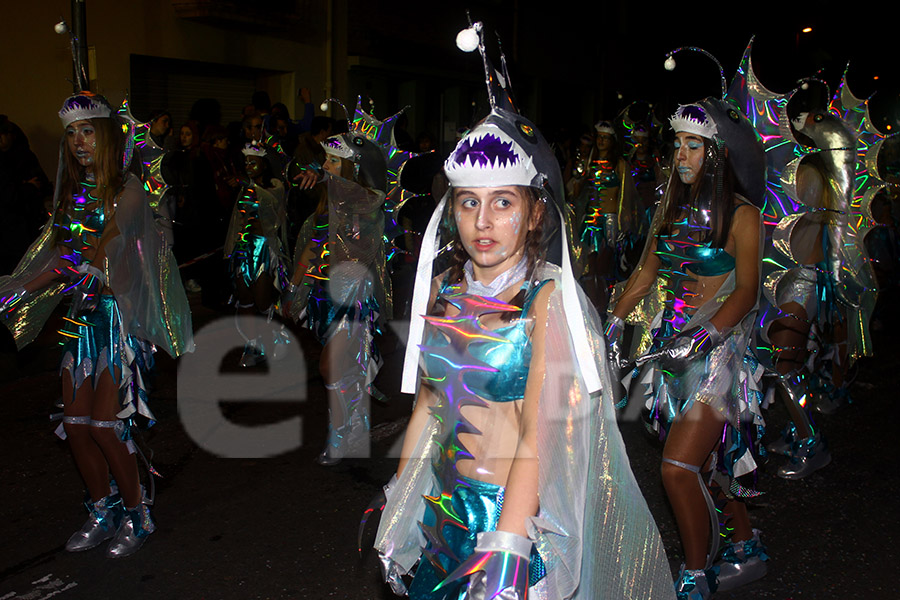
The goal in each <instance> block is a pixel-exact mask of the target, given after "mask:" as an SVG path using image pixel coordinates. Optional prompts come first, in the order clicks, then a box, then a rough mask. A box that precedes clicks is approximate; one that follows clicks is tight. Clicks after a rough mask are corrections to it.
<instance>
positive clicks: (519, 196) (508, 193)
mask: <svg viewBox="0 0 900 600" xmlns="http://www.w3.org/2000/svg"><path fill="white" fill-rule="evenodd" d="M528 202H529V198H528V195H527V193H526V192H525V191H524V189H523V188H520V187H516V186H507V187H501V188H459V189H457V190H456V191H455V192H454V199H453V216H454V219H455V220H456V227H457V230H458V231H459V237H460V240H461V241H462V243H463V247H464V248H465V250H466V252H467V253H468V255H469V258H470V259H471V260H472V266H473V270H474V274H475V278H476V279H477V280H478V281H482V282H485V283H489V282H491V281H493V280H494V278H496V277H497V276H498V275H500V274H502V273H503V272H505V271H506V270H507V269H509V268H510V267H513V266H514V265H515V264H516V263H517V262H518V261H519V259H520V258H521V257H522V255H523V254H524V249H525V238H526V237H527V235H528V231H530V230H531V229H532V228H533V227H532V226H530V225H529V226H528V227H523V226H522V225H523V220H524V217H525V215H526V210H527V206H528Z"/></svg>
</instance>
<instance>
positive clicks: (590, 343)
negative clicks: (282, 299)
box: [375, 23, 672, 600]
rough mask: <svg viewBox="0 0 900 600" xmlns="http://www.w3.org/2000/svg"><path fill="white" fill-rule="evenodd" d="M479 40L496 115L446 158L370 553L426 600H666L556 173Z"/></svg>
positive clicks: (666, 586) (656, 543)
mask: <svg viewBox="0 0 900 600" xmlns="http://www.w3.org/2000/svg"><path fill="white" fill-rule="evenodd" d="M481 32H482V26H481V24H480V23H476V24H474V25H472V26H471V27H470V28H469V29H466V30H464V31H463V32H461V33H460V35H459V36H458V38H457V44H458V45H459V46H460V47H461V48H463V49H467V50H468V51H472V50H474V49H475V48H478V49H479V50H480V52H481V54H482V57H483V59H484V64H485V75H486V77H487V83H488V89H489V97H490V100H491V108H492V110H491V112H490V114H489V115H488V116H487V117H486V118H485V119H484V120H482V121H481V122H479V123H478V124H476V125H475V126H474V127H473V128H472V129H471V130H470V131H469V132H468V133H467V134H466V135H465V136H464V137H463V139H462V140H461V141H460V142H459V143H458V144H457V146H456V148H455V150H454V151H453V152H452V153H451V155H450V157H449V158H448V159H447V161H446V163H445V165H444V171H445V173H446V175H447V178H448V180H449V181H450V184H451V189H450V190H449V191H448V192H447V194H446V195H445V196H444V197H443V199H442V200H441V201H440V203H439V205H438V207H437V208H436V210H435V213H434V214H433V216H432V218H431V221H430V223H429V225H428V228H427V229H426V233H425V240H424V242H423V244H422V250H421V254H420V259H419V266H418V271H417V281H416V286H415V291H414V295H413V305H412V314H413V320H412V322H411V325H410V335H409V342H408V344H407V356H406V362H405V364H404V376H403V387H402V389H403V391H404V392H409V393H412V392H416V394H417V396H416V404H415V408H414V411H413V415H412V417H411V419H410V423H409V426H408V429H407V432H406V437H405V440H404V444H403V453H402V457H401V460H400V464H399V467H398V471H397V475H396V478H395V479H392V481H391V483H390V484H389V485H388V486H387V488H386V489H385V497H386V506H385V508H384V514H383V516H382V518H381V523H380V527H379V531H378V535H377V538H376V543H375V547H376V549H377V550H378V552H379V555H380V558H381V561H382V566H383V569H384V572H385V577H386V579H387V581H388V582H389V583H390V585H391V587H392V589H393V590H394V592H395V593H397V594H400V595H402V594H407V593H408V595H409V597H410V598H413V599H416V600H421V599H426V598H427V599H450V598H453V599H462V598H468V599H470V600H474V599H476V598H477V599H482V598H496V597H503V598H510V599H512V598H516V599H524V598H525V597H526V595H527V596H528V597H530V598H553V599H568V598H585V599H587V598H667V597H671V596H672V588H671V582H670V575H669V569H668V565H667V563H666V561H665V557H664V553H663V549H662V546H661V541H660V539H659V534H658V531H657V529H656V525H655V523H654V521H653V519H652V517H651V515H650V513H649V511H648V509H647V506H646V503H645V501H644V499H643V497H642V496H641V493H640V491H639V489H638V487H637V484H636V482H635V480H634V477H633V474H632V473H631V470H630V467H629V464H628V459H627V456H626V454H625V448H624V445H623V443H622V440H621V438H620V436H619V433H618V429H617V425H616V422H615V416H614V408H613V405H612V400H611V396H610V389H611V384H610V376H609V371H608V368H607V363H606V359H605V352H604V344H603V342H602V335H601V334H600V332H599V327H600V326H599V317H598V316H597V314H596V312H595V310H594V309H593V307H592V306H591V304H590V303H589V302H588V300H587V298H586V297H585V296H584V294H583V293H582V292H581V291H580V288H578V286H577V284H576V283H575V279H574V276H573V273H572V270H571V266H570V262H569V252H568V247H567V245H566V241H565V232H564V228H563V227H562V225H563V222H564V221H563V219H564V217H563V215H564V211H563V206H564V205H563V195H562V176H561V173H560V171H559V167H558V163H557V162H556V160H555V158H554V156H553V154H552V151H551V150H550V147H549V145H548V144H547V142H546V141H545V140H544V138H543V137H542V136H541V134H540V133H539V132H538V131H537V129H535V127H534V126H533V125H532V124H531V123H530V122H529V121H528V120H527V119H525V118H524V117H522V116H521V115H519V114H518V113H517V111H516V110H515V108H514V105H513V103H512V101H511V99H510V97H509V92H508V91H507V90H508V87H507V86H508V85H509V84H508V82H509V78H508V73H506V72H505V71H506V70H505V67H504V69H503V72H502V73H499V72H495V71H494V69H493V67H492V66H491V65H490V62H489V61H488V59H487V57H486V56H485V52H484V42H483V37H482V33H481ZM413 160H415V159H413ZM411 165H412V162H411V163H408V165H407V167H406V168H407V169H409V168H411ZM445 246H448V247H449V248H450V251H449V253H450V256H443V257H440V256H436V254H437V251H438V248H442V247H445ZM436 261H437V262H442V263H444V264H448V265H449V266H448V267H446V268H445V267H435V263H436ZM420 344H421V346H420ZM420 357H421V359H422V372H421V373H420V374H419V373H418V368H419V358H420ZM417 375H418V377H417ZM417 380H418V381H417ZM413 574H414V576H413V579H412V581H411V583H408V584H407V580H406V579H405V577H406V576H407V575H413Z"/></svg>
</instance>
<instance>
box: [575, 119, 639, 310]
mask: <svg viewBox="0 0 900 600" xmlns="http://www.w3.org/2000/svg"><path fill="white" fill-rule="evenodd" d="M594 130H595V137H594V140H595V142H594V147H593V148H592V149H591V153H590V155H589V157H588V159H587V161H586V163H585V164H586V169H585V172H584V175H583V177H582V178H580V179H573V180H570V182H569V187H570V188H571V191H572V199H571V200H570V202H572V204H573V205H574V219H575V220H574V228H575V230H576V232H577V235H578V241H577V243H576V244H575V245H574V246H573V254H574V255H575V257H576V270H577V271H578V272H579V276H581V280H582V282H583V283H584V285H585V290H586V291H587V293H588V296H590V297H591V299H592V300H593V302H594V304H595V305H596V306H597V308H598V309H599V310H601V312H605V310H606V303H607V301H608V297H609V293H610V290H611V288H612V286H613V285H615V283H616V282H617V281H622V280H624V279H625V278H626V277H627V275H628V271H629V268H628V266H627V265H626V264H625V262H624V260H623V259H624V257H625V251H626V249H627V248H629V247H630V246H631V245H633V244H634V241H635V236H636V235H637V233H638V232H637V213H636V205H635V200H636V196H637V194H636V191H635V187H634V181H633V180H632V177H631V169H629V168H628V164H627V163H626V162H625V159H624V158H622V156H621V153H620V152H619V150H618V144H617V139H618V138H617V135H616V131H615V128H614V127H613V124H612V123H611V122H609V121H598V122H597V123H596V124H595V125H594Z"/></svg>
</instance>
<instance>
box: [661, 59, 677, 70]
mask: <svg viewBox="0 0 900 600" xmlns="http://www.w3.org/2000/svg"><path fill="white" fill-rule="evenodd" d="M663 66H664V67H665V68H666V71H674V70H675V59H674V58H673V57H671V56H670V57H668V58H667V59H666V62H664V63H663Z"/></svg>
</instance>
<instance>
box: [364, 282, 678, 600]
mask: <svg viewBox="0 0 900 600" xmlns="http://www.w3.org/2000/svg"><path fill="white" fill-rule="evenodd" d="M560 277H561V272H560V269H559V268H558V267H555V266H552V265H547V266H545V267H542V268H540V269H538V272H537V273H535V279H536V280H538V281H545V280H548V279H549V280H552V281H553V282H554V285H555V289H554V290H553V291H552V292H550V293H549V300H548V306H547V311H548V318H547V322H546V332H545V341H544V357H543V361H542V364H543V365H544V375H543V379H542V384H541V385H540V386H538V387H536V388H535V389H539V394H540V400H539V404H538V423H537V431H538V441H537V445H538V447H537V452H538V457H539V464H540V470H539V476H538V480H539V481H538V487H539V496H540V509H539V512H538V514H537V515H536V516H535V517H532V518H531V519H529V520H528V524H527V527H528V533H529V537H530V538H531V539H532V541H533V542H534V544H535V549H536V551H537V553H538V554H539V555H540V557H541V559H542V562H543V563H544V565H545V569H546V576H545V577H544V578H542V579H541V580H540V581H539V582H537V584H536V585H535V586H533V587H532V588H530V590H529V597H533V598H560V599H568V598H576V599H579V600H582V599H584V600H587V599H595V598H610V599H612V598H672V597H673V595H674V592H673V590H672V580H671V575H670V573H669V568H668V563H667V561H666V558H665V553H664V550H663V547H662V543H661V540H660V539H659V533H658V531H657V529H656V525H655V523H654V521H653V518H652V516H651V515H650V513H649V510H648V509H647V506H646V503H645V501H644V499H643V496H642V495H641V493H640V490H639V489H638V487H637V484H636V482H635V480H634V477H633V475H632V473H631V469H630V466H629V464H628V458H627V455H626V453H625V448H624V445H623V443H622V440H621V437H620V435H619V432H618V427H617V425H616V421H615V413H614V408H613V400H612V397H611V390H612V385H611V382H610V376H609V371H608V369H607V364H606V359H605V348H604V342H603V339H602V335H601V334H600V321H599V317H598V316H597V314H596V311H594V309H593V308H592V307H591V305H590V303H589V301H588V300H587V298H586V297H584V295H583V293H581V292H580V291H579V292H578V298H577V300H578V303H579V305H580V306H581V310H582V311H583V314H584V319H585V322H586V323H587V326H588V331H587V333H588V339H589V340H590V344H591V355H592V356H594V357H595V360H596V366H597V369H598V371H599V373H600V378H601V385H602V390H603V391H602V392H601V393H599V394H595V395H591V394H590V393H589V392H588V391H587V386H586V384H585V380H584V379H583V377H582V375H581V373H580V371H579V367H578V364H579V363H578V360H577V358H576V356H575V347H574V344H573V341H572V334H571V333H570V332H569V330H568V327H567V319H566V317H565V312H564V308H563V306H564V299H563V297H562V294H561V291H560V289H561V288H560ZM448 301H449V302H451V303H453V304H454V305H455V306H458V307H461V312H460V314H458V315H454V316H453V317H446V318H445V317H439V316H429V317H426V319H427V321H428V324H429V327H432V326H433V327H436V328H437V329H438V330H439V331H441V332H442V333H441V335H444V336H446V337H447V338H448V339H449V340H450V343H449V344H448V345H447V346H444V347H440V346H435V345H433V344H426V345H425V346H424V347H423V354H426V353H427V355H428V357H427V358H425V359H424V361H425V362H426V364H427V363H428V362H430V361H437V362H435V363H434V364H438V363H440V362H443V363H444V367H443V370H442V371H440V372H438V373H432V372H431V371H428V373H427V375H423V376H422V379H421V382H422V384H421V385H422V386H423V387H425V386H427V387H428V388H429V389H432V390H435V391H436V392H437V393H438V394H439V398H440V400H439V404H438V406H436V407H435V409H434V412H433V414H432V418H431V419H429V421H428V422H427V423H426V424H425V427H424V428H423V431H422V433H421V434H420V436H419V438H418V440H417V443H416V446H415V449H414V450H413V452H412V454H411V455H410V457H409V461H408V463H407V466H406V468H405V469H404V470H403V472H402V473H401V474H400V477H399V481H398V483H397V485H396V487H394V488H392V493H391V498H390V499H389V501H388V503H387V505H386V506H385V510H384V514H383V516H382V520H381V524H380V526H379V530H378V537H377V539H376V548H377V549H378V551H379V554H380V556H381V559H382V562H383V563H385V564H386V565H389V566H391V567H392V568H393V569H394V570H395V571H396V570H397V569H399V571H400V572H404V573H410V572H412V571H413V570H414V567H415V566H416V564H417V563H420V564H426V563H427V564H428V565H429V566H427V567H425V568H426V569H431V568H432V567H433V566H434V560H432V558H434V559H435V560H437V562H438V563H439V564H440V561H441V560H442V559H444V558H447V554H446V553H441V552H439V551H438V550H437V549H438V548H445V549H447V548H450V547H451V546H452V544H450V543H449V540H448V539H447V538H448V536H452V535H453V533H456V526H455V525H454V524H462V523H463V521H464V517H463V516H462V515H460V514H459V512H458V511H459V510H464V509H463V508H457V506H460V505H459V503H456V506H454V502H453V501H452V499H453V497H454V493H453V492H454V491H455V490H456V489H462V488H463V487H465V486H464V485H462V484H461V483H458V481H459V477H458V472H457V469H456V468H455V467H454V466H453V465H455V464H456V462H457V461H459V460H464V459H465V458H467V457H468V456H469V455H470V454H471V453H472V452H483V451H486V448H485V447H483V444H484V441H483V440H484V437H483V436H484V434H482V436H477V435H475V436H469V437H468V438H467V439H465V440H461V439H460V438H459V434H462V433H466V432H471V426H470V424H468V422H467V420H466V419H465V418H463V417H464V416H465V414H468V413H463V412H461V411H462V410H463V405H469V406H473V407H474V406H482V407H489V408H488V410H503V409H502V408H501V407H505V406H509V402H490V401H489V400H487V399H485V398H481V397H480V396H478V395H476V394H474V393H472V392H471V391H470V390H468V389H467V387H468V386H467V385H466V384H465V383H464V382H465V379H466V373H472V372H475V371H483V372H485V373H492V372H496V371H497V370H499V368H505V367H499V368H498V367H493V366H490V365H488V364H486V363H484V362H483V361H481V360H478V359H476V358H475V356H473V352H472V349H473V348H474V347H475V346H476V345H479V344H487V345H491V344H498V345H502V344H504V343H506V342H505V340H506V339H507V338H506V336H505V335H502V334H503V333H504V332H503V331H501V330H499V329H495V330H490V329H485V328H483V327H480V326H479V325H478V321H479V315H482V314H484V313H497V312H507V311H510V310H515V311H518V310H519V309H518V308H516V307H510V306H509V305H507V304H504V303H502V302H497V301H496V300H494V299H490V298H482V297H479V296H470V295H467V294H461V295H458V296H457V297H451V298H449V299H448ZM532 312H534V311H532ZM526 318H527V315H526ZM529 320H530V319H529ZM511 325H515V323H511ZM532 326H534V325H529V327H532ZM502 327H505V326H503V325H501V328H502ZM506 333H508V332H506ZM512 354H513V355H514V356H516V357H518V356H521V354H520V353H519V352H513V353H512ZM534 360H535V359H534V358H533V359H532V361H531V362H532V363H533V362H534ZM531 366H532V367H533V364H532V365H531ZM455 377H459V378H460V379H459V380H458V381H454V378H455ZM524 401H525V402H528V399H527V398H526V399H525V400H524ZM517 402H522V401H517ZM454 407H455V408H454ZM468 410H473V409H472V408H470V409H468ZM477 410H484V409H483V408H482V409H477ZM447 411H450V412H447ZM451 414H456V415H459V417H458V419H457V420H453V421H448V420H446V419H447V418H448V416H450V415H451ZM506 427H515V425H514V424H506ZM483 431H488V429H483ZM448 436H449V438H448ZM439 440H444V442H443V443H442V442H440V441H439ZM470 440H471V441H470ZM463 442H465V443H463ZM476 448H478V450H476ZM467 453H469V454H467ZM442 457H443V458H442ZM473 458H475V460H476V463H475V465H476V466H475V467H474V468H475V469H476V470H477V464H486V465H487V464H489V463H480V462H479V461H483V460H484V458H483V457H482V456H474V455H473ZM468 470H469V466H467V472H468ZM435 477H437V478H438V482H439V483H438V485H437V489H438V490H441V493H440V495H437V493H436V492H435V488H436V486H435V483H434V481H435ZM423 497H425V501H423ZM429 514H430V515H432V516H428V515H429ZM432 518H434V521H433V523H434V524H435V525H434V526H426V527H425V528H424V530H423V529H421V528H420V526H419V523H426V521H427V522H429V523H432V521H431V519H432ZM439 524H440V526H439ZM445 532H446V533H445ZM451 532H453V533H451ZM426 546H427V547H428V548H429V550H427V551H426V552H425V553H424V554H423V551H422V548H423V547H426ZM609 548H615V551H614V552H611V551H605V550H604V549H609ZM420 568H421V567H420ZM428 572H429V571H426V573H428ZM423 576H426V575H423ZM427 577H429V578H430V577H431V575H427ZM423 587H424V586H423Z"/></svg>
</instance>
